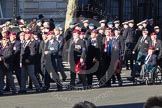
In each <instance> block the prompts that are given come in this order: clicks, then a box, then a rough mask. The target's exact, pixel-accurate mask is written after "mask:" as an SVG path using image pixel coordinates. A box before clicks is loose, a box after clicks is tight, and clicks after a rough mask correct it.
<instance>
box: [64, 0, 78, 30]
mask: <svg viewBox="0 0 162 108" xmlns="http://www.w3.org/2000/svg"><path fill="white" fill-rule="evenodd" d="M77 6H78V0H68V5H67V12H66V21H65V30H66V29H67V28H68V25H69V22H71V21H74V18H75V17H76V12H77Z"/></svg>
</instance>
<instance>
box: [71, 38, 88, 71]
mask: <svg viewBox="0 0 162 108" xmlns="http://www.w3.org/2000/svg"><path fill="white" fill-rule="evenodd" d="M73 41H74V40H73V39H71V42H70V43H71V44H70V52H69V54H70V67H71V69H74V67H75V64H76V63H77V62H78V61H79V60H80V58H83V59H84V60H85V58H86V45H85V42H84V41H83V40H81V39H79V40H78V41H77V42H76V43H74V42H73Z"/></svg>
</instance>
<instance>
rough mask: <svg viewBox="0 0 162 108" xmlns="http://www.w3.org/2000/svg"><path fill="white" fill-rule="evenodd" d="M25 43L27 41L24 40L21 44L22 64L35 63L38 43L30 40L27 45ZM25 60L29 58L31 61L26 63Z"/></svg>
mask: <svg viewBox="0 0 162 108" xmlns="http://www.w3.org/2000/svg"><path fill="white" fill-rule="evenodd" d="M25 43H26V42H24V43H23V44H22V46H21V53H20V63H22V65H29V64H34V63H35V54H36V43H35V42H34V41H30V40H29V42H28V43H26V44H27V45H26V46H25ZM25 60H29V63H26V62H25Z"/></svg>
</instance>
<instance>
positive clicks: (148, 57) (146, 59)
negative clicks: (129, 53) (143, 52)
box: [145, 55, 151, 64]
mask: <svg viewBox="0 0 162 108" xmlns="http://www.w3.org/2000/svg"><path fill="white" fill-rule="evenodd" d="M150 58H151V55H147V56H146V58H145V64H147V63H148V61H149V60H150Z"/></svg>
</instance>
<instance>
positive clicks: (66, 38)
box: [64, 28, 73, 42]
mask: <svg viewBox="0 0 162 108" xmlns="http://www.w3.org/2000/svg"><path fill="white" fill-rule="evenodd" d="M72 32H73V29H72V28H68V29H67V30H66V31H65V35H64V36H65V40H66V42H67V41H68V40H69V39H71V38H72Z"/></svg>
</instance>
